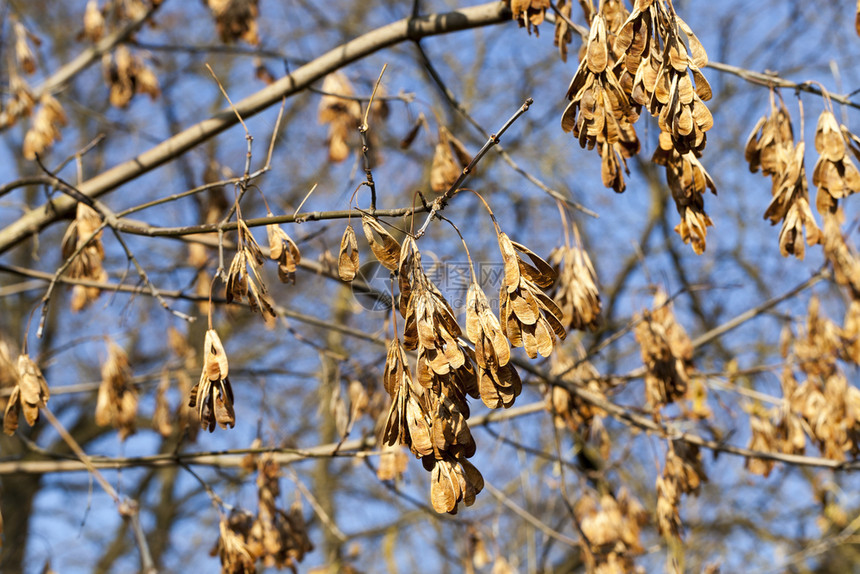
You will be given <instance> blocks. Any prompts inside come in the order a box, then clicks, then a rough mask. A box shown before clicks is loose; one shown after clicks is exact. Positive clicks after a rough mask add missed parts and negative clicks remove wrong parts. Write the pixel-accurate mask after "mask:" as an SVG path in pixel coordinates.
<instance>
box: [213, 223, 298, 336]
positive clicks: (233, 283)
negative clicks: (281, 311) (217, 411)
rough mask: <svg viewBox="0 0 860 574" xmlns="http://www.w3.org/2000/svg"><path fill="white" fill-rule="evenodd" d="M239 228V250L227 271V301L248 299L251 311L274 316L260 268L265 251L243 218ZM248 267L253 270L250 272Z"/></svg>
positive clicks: (265, 315)
mask: <svg viewBox="0 0 860 574" xmlns="http://www.w3.org/2000/svg"><path fill="white" fill-rule="evenodd" d="M238 230H239V250H238V251H237V252H236V255H235V256H233V261H231V262H230V269H229V271H228V272H227V302H228V303H231V302H232V301H233V300H234V299H235V300H237V301H242V300H243V299H247V301H248V306H249V307H250V308H251V311H259V312H260V314H261V315H263V318H264V319H266V318H268V317H272V318H274V317H276V316H277V315H276V314H275V309H274V307H273V306H272V303H271V301H270V300H269V297H268V290H267V289H266V284H265V283H264V282H263V278H262V277H261V276H260V272H259V268H260V267H261V266H262V265H263V262H264V261H265V260H264V259H263V252H262V251H261V250H260V246H259V245H258V244H257V240H256V239H254V236H253V235H251V231H250V230H249V229H248V226H247V225H246V224H245V222H244V220H242V219H239V222H238ZM285 235H286V234H285ZM248 269H250V270H251V273H250V274H249V273H248Z"/></svg>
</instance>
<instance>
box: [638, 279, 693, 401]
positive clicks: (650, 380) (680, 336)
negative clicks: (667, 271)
mask: <svg viewBox="0 0 860 574" xmlns="http://www.w3.org/2000/svg"><path fill="white" fill-rule="evenodd" d="M667 301H668V298H667V296H666V294H665V293H664V292H663V291H662V290H658V291H657V293H656V294H655V295H654V303H653V310H652V311H646V312H644V313H643V315H642V320H641V321H640V322H639V323H638V324H637V325H636V329H635V331H634V334H635V337H636V341H637V342H638V343H639V345H640V351H641V354H642V361H643V362H644V363H645V369H646V374H645V394H646V400H647V402H648V404H649V405H650V408H651V410H652V411H653V412H654V414H655V416H657V415H658V414H659V410H660V409H661V408H662V407H663V405H666V404H669V403H673V402H675V401H676V400H678V399H680V398H681V397H683V396H685V395H686V393H687V389H688V387H689V384H690V373H692V371H693V365H692V358H693V346H692V343H691V342H690V338H689V336H688V335H687V333H686V331H684V328H683V327H682V326H681V325H680V324H679V323H678V322H677V321H676V320H675V314H674V312H673V310H672V304H671V303H670V302H667Z"/></svg>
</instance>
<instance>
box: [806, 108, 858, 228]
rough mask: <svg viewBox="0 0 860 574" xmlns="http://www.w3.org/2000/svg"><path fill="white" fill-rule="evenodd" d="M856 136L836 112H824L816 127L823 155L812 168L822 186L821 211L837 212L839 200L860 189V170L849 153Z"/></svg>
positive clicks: (818, 200)
mask: <svg viewBox="0 0 860 574" xmlns="http://www.w3.org/2000/svg"><path fill="white" fill-rule="evenodd" d="M846 136H847V137H846ZM852 136H853V134H851V132H849V131H848V128H846V127H845V126H840V125H839V123H838V122H837V121H836V117H835V116H834V115H833V112H831V111H830V110H827V109H825V110H824V111H822V112H821V115H820V116H819V117H818V127H817V128H816V130H815V149H816V150H817V151H818V153H819V157H818V161H817V162H815V168H814V169H813V171H812V184H813V185H814V186H816V187H817V188H818V195H817V197H816V201H815V204H816V207H817V209H818V213H820V214H821V215H825V214H826V213H833V212H835V211H836V209H837V206H838V203H837V202H838V200H840V199H842V198H845V197H848V196H849V195H851V194H853V193H856V192H857V191H860V172H858V171H857V166H856V165H854V162H853V161H852V160H851V157H850V156H849V155H848V154H847V151H848V149H849V144H850V142H851V141H852V139H851V138H852Z"/></svg>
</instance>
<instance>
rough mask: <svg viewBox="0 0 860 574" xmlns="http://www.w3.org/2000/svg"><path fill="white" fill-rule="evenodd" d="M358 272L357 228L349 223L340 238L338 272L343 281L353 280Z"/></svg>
mask: <svg viewBox="0 0 860 574" xmlns="http://www.w3.org/2000/svg"><path fill="white" fill-rule="evenodd" d="M357 272H358V241H357V240H356V238H355V229H353V227H352V225H347V226H346V229H344V230H343V237H342V238H341V240H340V252H339V253H338V257H337V274H338V275H340V278H341V280H342V281H352V280H353V279H355V274H356V273H357Z"/></svg>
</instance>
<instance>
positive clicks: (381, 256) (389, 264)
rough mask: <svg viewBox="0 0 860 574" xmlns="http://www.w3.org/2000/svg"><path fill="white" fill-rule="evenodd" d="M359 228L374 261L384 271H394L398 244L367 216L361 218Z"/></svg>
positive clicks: (396, 263)
mask: <svg viewBox="0 0 860 574" xmlns="http://www.w3.org/2000/svg"><path fill="white" fill-rule="evenodd" d="M361 228H362V229H363V230H364V236H365V237H366V238H367V242H368V243H369V244H370V249H371V251H373V255H374V256H375V257H376V259H377V260H379V262H380V263H381V264H382V265H383V266H384V267H385V268H386V269H388V270H390V271H394V270H396V269H397V265H398V262H399V259H400V242H399V241H397V240H396V239H395V238H394V236H393V235H391V234H390V233H389V232H388V230H386V229H385V228H384V227H383V226H382V224H381V223H379V222H378V221H376V220H375V219H373V218H372V217H370V216H368V215H363V216H362V217H361ZM377 237H379V239H377ZM341 245H342V244H341Z"/></svg>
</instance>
